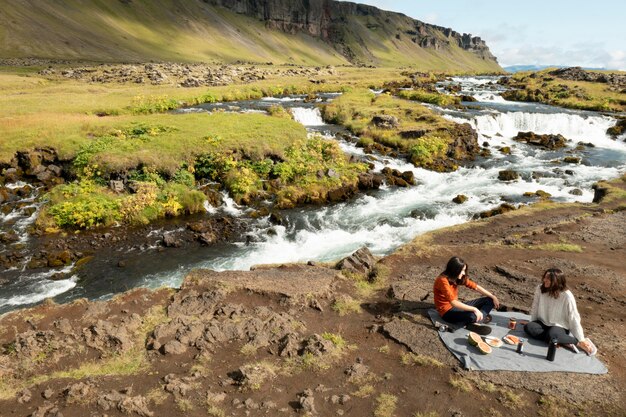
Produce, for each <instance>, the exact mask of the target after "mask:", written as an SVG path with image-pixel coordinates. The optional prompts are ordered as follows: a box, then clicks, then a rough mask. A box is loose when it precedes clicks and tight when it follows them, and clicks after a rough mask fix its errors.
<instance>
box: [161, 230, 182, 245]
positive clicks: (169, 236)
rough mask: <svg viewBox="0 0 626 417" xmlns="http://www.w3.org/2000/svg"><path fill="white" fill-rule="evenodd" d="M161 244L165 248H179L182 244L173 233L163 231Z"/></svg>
mask: <svg viewBox="0 0 626 417" xmlns="http://www.w3.org/2000/svg"><path fill="white" fill-rule="evenodd" d="M162 242H163V246H165V247H166V248H179V247H180V246H181V245H182V244H181V242H180V240H179V239H176V236H174V233H171V232H170V233H163V240H162Z"/></svg>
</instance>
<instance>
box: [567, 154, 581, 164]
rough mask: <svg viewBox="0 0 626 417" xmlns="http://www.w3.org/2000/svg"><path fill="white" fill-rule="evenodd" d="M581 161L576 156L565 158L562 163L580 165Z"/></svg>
mask: <svg viewBox="0 0 626 417" xmlns="http://www.w3.org/2000/svg"><path fill="white" fill-rule="evenodd" d="M580 161H581V159H580V158H579V157H577V156H566V157H565V158H563V162H565V163H566V164H580Z"/></svg>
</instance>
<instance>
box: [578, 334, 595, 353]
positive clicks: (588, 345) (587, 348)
mask: <svg viewBox="0 0 626 417" xmlns="http://www.w3.org/2000/svg"><path fill="white" fill-rule="evenodd" d="M578 347H579V348H581V349H582V350H583V351H584V352H585V353H586V354H587V356H594V355H595V354H596V353H598V348H597V347H596V345H594V344H593V342H592V341H591V340H590V339H589V338H587V339H585V340H581V341H580V342H578Z"/></svg>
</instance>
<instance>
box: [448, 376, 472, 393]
mask: <svg viewBox="0 0 626 417" xmlns="http://www.w3.org/2000/svg"><path fill="white" fill-rule="evenodd" d="M448 383H449V384H450V386H452V387H453V388H456V389H457V390H459V391H461V392H470V391H473V390H474V387H473V385H472V383H471V382H470V381H468V380H467V379H465V378H463V377H460V376H452V377H450V380H449V381H448Z"/></svg>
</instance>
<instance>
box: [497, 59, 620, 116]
mask: <svg viewBox="0 0 626 417" xmlns="http://www.w3.org/2000/svg"><path fill="white" fill-rule="evenodd" d="M553 70H554V68H549V69H545V70H542V71H539V72H536V73H533V72H519V73H516V74H514V75H513V76H512V79H513V83H512V86H513V87H516V88H518V90H512V91H509V92H506V93H504V94H503V96H504V97H505V98H506V99H508V100H515V101H531V102H540V103H546V104H552V105H555V106H561V107H566V108H570V109H579V110H592V111H611V112H622V111H626V94H624V93H623V92H619V91H611V90H610V89H609V85H608V84H606V83H599V82H588V81H571V80H564V79H560V78H557V77H555V76H552V75H550V74H549V72H551V71H553ZM621 74H624V73H623V72H621Z"/></svg>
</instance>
